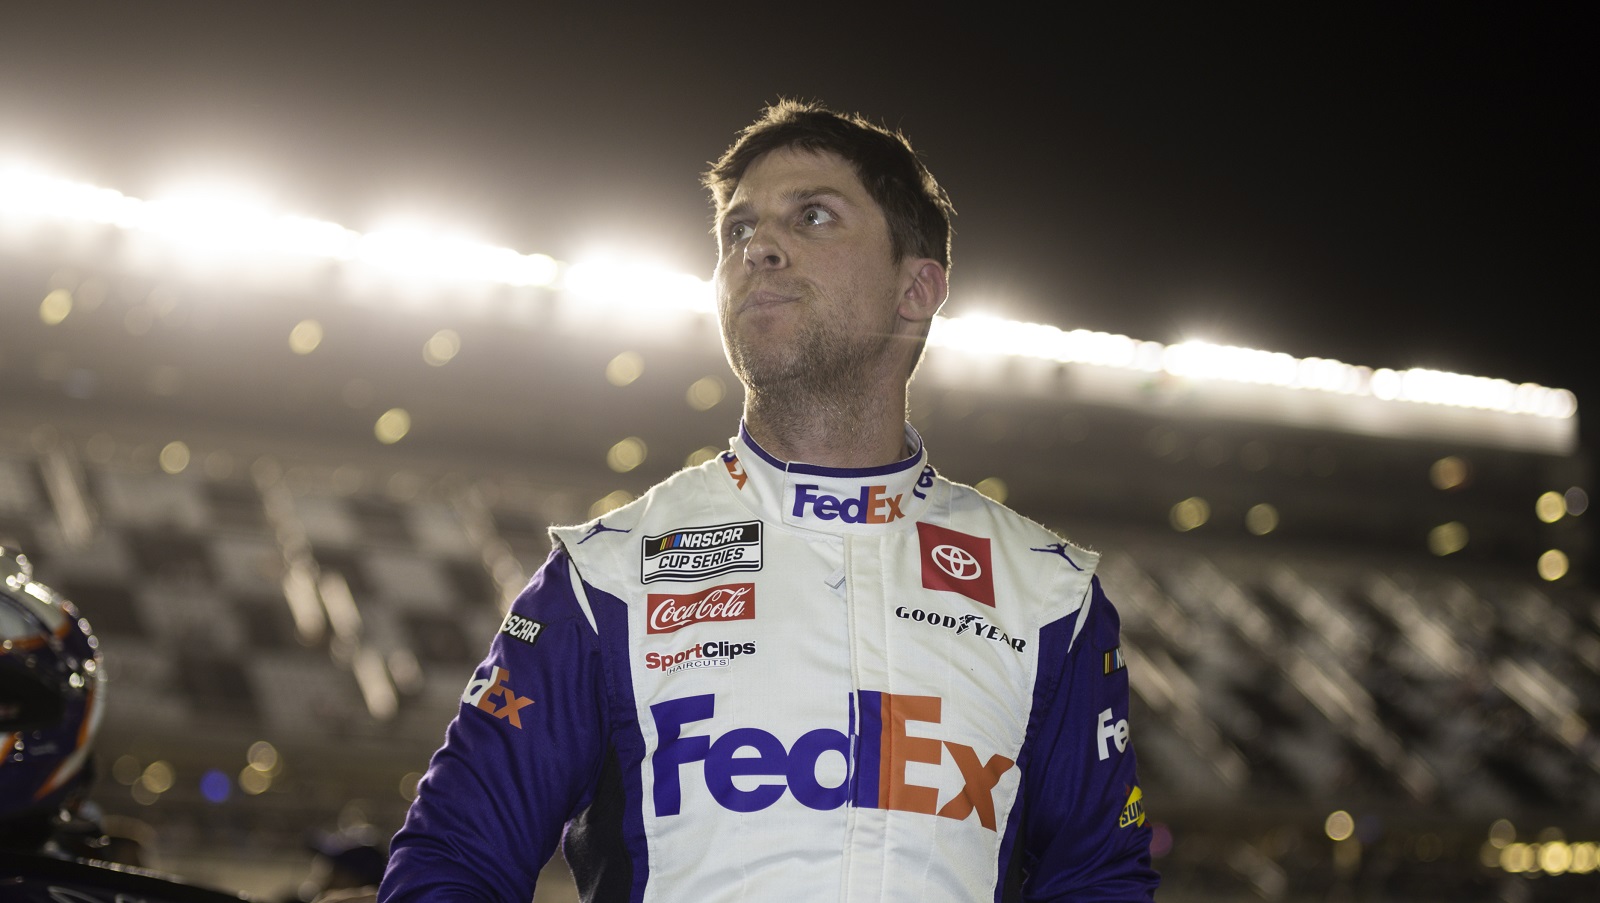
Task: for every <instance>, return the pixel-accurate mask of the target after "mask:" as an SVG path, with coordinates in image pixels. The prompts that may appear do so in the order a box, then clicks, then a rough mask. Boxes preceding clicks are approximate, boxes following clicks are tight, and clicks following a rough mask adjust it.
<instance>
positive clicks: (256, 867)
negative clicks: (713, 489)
mask: <svg viewBox="0 0 1600 903" xmlns="http://www.w3.org/2000/svg"><path fill="white" fill-rule="evenodd" d="M708 304H709V297H708V295H707V294H706V287H705V285H704V283H702V282H700V281H699V280H696V279H692V278H690V277H683V276H672V275H670V274H656V273H650V272H645V271H635V270H630V269H628V268H627V267H624V266H618V265H615V264H606V263H603V262H595V263H588V264H575V265H566V264H562V263H558V262H556V261H552V260H549V259H548V258H542V257H538V256H537V255H523V254H518V253H516V252H513V251H509V250H507V249H500V248H488V247H485V246H481V245H475V244H472V243H469V242H465V241H462V240H459V239H451V238H448V237H440V236H430V235H427V234H424V233H388V234H370V235H365V236H363V235H358V234H356V233H354V232H351V231H350V230H348V229H344V228H343V227H340V226H336V225H334V224H331V223H316V222H312V221H308V220H299V219H289V218H284V217H276V216H271V215H267V214H265V213H262V212H259V211H248V210H244V209H242V208H237V207H217V206H215V205H213V206H210V207H206V206H204V205H200V206H195V205H189V206H184V205H181V204H167V205H158V204H152V203H147V202H141V201H137V200H136V199H132V198H125V197H122V196H120V195H117V194H116V193H115V192H109V191H105V190H103V189H94V188H91V187H89V186H80V185H73V184H71V183H65V182H59V181H56V180H51V179H45V178H42V177H36V176H31V175H27V174H23V173H20V172H17V171H12V172H9V173H4V174H0V379H3V385H4V396H3V401H0V541H3V542H4V543H5V544H6V545H16V546H20V547H21V548H23V549H24V550H26V551H28V552H29V553H30V555H31V557H32V559H33V562H34V564H35V569H36V572H37V573H38V574H39V575H40V576H41V578H42V579H45V580H48V581H49V582H50V583H51V584H52V585H54V586H56V587H57V588H58V589H59V590H60V591H61V592H62V593H63V594H64V595H66V596H67V597H68V598H71V599H73V600H74V601H75V602H76V603H77V604H78V606H79V607H80V608H81V610H82V611H83V612H84V613H85V614H86V615H87V616H88V617H89V619H90V620H91V621H92V622H93V624H94V626H95V629H96V631H97V633H98V634H99V636H100V638H101V640H102V642H103V644H104V655H105V661H106V667H107V668H108V674H109V675H110V680H111V687H110V693H111V694H112V695H111V697H110V699H111V709H110V713H109V715H108V718H107V722H106V725H105V729H104V736H103V739H102V742H101V744H100V769H101V772H102V776H101V779H100V782H99V785H98V789H97V792H96V794H95V795H96V797H97V799H98V800H99V802H100V805H101V806H102V807H103V808H104V809H105V810H106V811H107V812H108V813H109V814H110V815H112V816H114V817H118V818H123V819H127V820H130V821H135V820H136V821H137V822H138V823H141V824H143V825H145V826H147V830H148V832H149V834H150V836H151V837H152V838H153V839H152V840H151V842H150V844H149V846H150V847H151V848H153V849H154V850H155V851H156V861H155V862H153V863H151V864H153V865H155V866H157V867H160V868H165V869H168V870H171V871H174V872H178V873H181V874H185V875H187V876H189V877H191V878H194V879H199V880H202V881H207V882H210V883H212V884H214V885H218V886H224V887H228V888H233V889H245V890H247V891H249V892H251V893H255V894H259V895H261V896H262V897H263V898H265V897H267V896H270V895H273V894H281V893H282V892H283V891H284V890H285V889H292V888H293V887H294V885H295V883H296V882H297V881H298V880H299V878H300V877H301V875H302V874H303V873H304V868H305V862H306V860H307V853H306V849H307V847H306V838H307V836H308V833H309V832H311V831H313V830H316V829H330V828H335V827H337V828H339V829H343V830H345V831H347V832H355V833H359V832H361V831H370V830H375V831H376V832H378V833H379V834H380V835H387V834H388V833H390V832H392V831H393V830H394V829H395V828H396V827H398V825H399V823H400V820H401V818H402V817H403V815H404V812H405V807H406V805H407V800H408V799H409V796H410V794H411V793H412V792H413V790H414V787H415V783H416V781H417V779H418V777H419V773H420V772H421V771H422V769H423V768H424V767H425V765H426V762H427V758H428V756H429V754H430V753H431V752H432V751H433V749H434V748H435V747H436V746H437V744H438V743H439V741H440V739H441V738H442V732H443V729H444V726H445V724H446V723H447V722H448V720H449V719H450V718H451V717H452V716H453V714H454V712H455V711H456V709H457V706H458V699H459V695H460V692H461V688H462V686H463V683H464V681H465V680H466V678H467V676H468V674H469V672H470V670H471V668H472V666H473V664H474V663H475V662H476V661H477V660H478V658H479V656H480V655H481V654H482V652H483V650H484V649H485V647H486V644H487V641H488V638H489V637H490V636H491V635H492V634H493V632H494V630H495V629H496V626H497V624H498V621H499V618H500V615H501V612H502V610H503V609H502V606H503V605H504V604H505V603H506V602H507V601H508V600H509V598H510V597H511V596H512V595H514V593H515V592H516V591H517V589H519V588H520V586H521V585H522V583H523V581H524V580H525V579H526V578H527V576H528V575H529V574H531V573H532V571H533V570H534V569H535V568H536V567H537V566H538V565H539V563H540V562H541V561H542V560H543V559H544V557H545V555H546V553H547V552H548V549H549V544H548V540H547V539H546V536H545V532H544V530H545V527H546V526H547V525H548V524H550V523H552V522H576V521H580V520H583V519H586V518H588V517H590V516H592V515H594V514H597V513H599V512H602V511H604V510H607V509H608V508H609V507H614V506H616V505H618V504H622V503H624V502H625V501H627V500H629V499H630V498H632V496H633V494H635V493H638V492H641V491H643V490H644V489H645V488H646V487H648V486H649V485H650V484H652V483H653V482H655V481H657V480H659V479H660V478H662V477H664V476H665V475H667V474H668V473H670V472H672V471H673V470H675V469H676V468H678V467H680V466H683V465H684V464H685V463H691V462H698V461H701V460H704V459H705V456H708V455H710V454H713V453H714V452H715V451H716V450H719V449H720V448H722V447H723V446H724V443H725V439H726V437H727V436H728V435H729V434H730V433H731V432H732V431H733V430H734V429H735V426H736V423H737V418H738V411H739V396H738V391H737V389H738V386H737V383H736V382H735V381H734V380H733V378H732V376H731V375H730V374H729V373H728V371H727V369H726V365H725V363H724V362H723V360H722V357H721V354H720V347H719V344H718V339H717V333H716V326H715V322H714V319H713V318H712V317H711V316H709V315H708V314H707V310H708V309H709V308H708ZM930 344H931V350H930V357H929V360H928V362H927V364H926V365H925V368H924V372H923V373H922V375H921V376H920V377H919V379H918V381H917V383H915V384H914V390H913V402H912V403H913V420H914V422H915V423H916V425H917V427H918V428H919V429H920V430H921V431H922V433H923V435H924V436H925V437H926V438H927V440H928V442H929V445H930V448H931V450H932V454H933V461H934V463H935V465H936V466H939V467H940V468H941V470H942V471H943V472H945V473H946V474H947V475H949V476H951V477H952V478H954V479H957V480H960V481H963V482H970V483H973V484H975V485H978V486H979V487H980V488H981V489H983V490H984V491H985V492H987V493H989V494H991V495H993V496H995V497H999V498H1003V499H1004V500H1005V501H1007V502H1008V503H1009V504H1011V505H1013V506H1014V507H1016V508H1017V509H1018V510H1020V511H1022V512H1024V513H1026V514H1028V515H1030V516H1032V517H1034V518H1035V519H1037V520H1039V521H1041V522H1043V523H1045V524H1047V525H1050V526H1052V527H1053V528H1055V529H1057V530H1058V531H1060V532H1062V533H1063V534H1064V535H1066V536H1068V537H1070V538H1072V539H1073V540H1074V541H1076V542H1078V543H1080V544H1086V545H1090V546H1093V547H1096V548H1101V549H1104V550H1106V558H1105V564H1104V566H1103V572H1102V573H1103V576H1104V579H1105V581H1106V583H1107V586H1108V587H1109V589H1110V591H1111V593H1112V597H1113V599H1115V600H1116V601H1117V603H1118V606H1119V609H1120V611H1121V612H1122V616H1123V626H1124V632H1125V645H1124V649H1125V651H1126V653H1127V658H1128V661H1129V672H1130V675H1131V677H1132V681H1133V688H1134V691H1135V696H1134V708H1135V715H1134V716H1133V718H1132V722H1133V724H1134V725H1135V728H1134V730H1135V737H1136V742H1137V746H1138V750H1139V754H1140V763H1141V768H1142V772H1143V778H1144V781H1145V783H1146V788H1145V798H1146V800H1147V801H1148V812H1149V816H1150V818H1151V819H1152V820H1153V821H1154V822H1155V824H1156V841H1155V847H1154V850H1153V852H1154V853H1155V855H1156V857H1157V864H1158V866H1159V867H1160V868H1161V870H1162V871H1163V873H1164V874H1165V881H1166V889H1165V890H1164V892H1163V894H1162V899H1165V900H1173V901H1183V900H1236V899H1267V900H1312V899H1316V900H1324V899H1348V900H1357V899H1359V900H1396V901H1399V900H1406V901H1424V900H1429V901H1431V900H1437V901H1452V900H1484V899H1507V900H1519V901H1520V900H1530V901H1531V900H1558V899H1561V900H1565V899H1572V900H1577V899H1595V898H1596V896H1595V895H1596V894H1597V893H1600V733H1597V732H1596V730H1595V728H1594V727H1593V725H1595V724H1596V723H1597V721H1600V701H1597V700H1600V601H1597V597H1596V595H1595V593H1594V592H1593V591H1592V590H1591V589H1589V588H1588V587H1589V583H1590V579H1589V578H1590V571H1591V567H1592V564H1591V558H1590V556H1591V554H1592V552H1591V548H1592V539H1591V531H1590V530H1589V529H1588V528H1587V521H1588V519H1589V518H1588V517H1585V516H1584V512H1585V509H1586V508H1587V506H1588V497H1587V495H1586V488H1587V487H1588V486H1589V485H1590V481H1591V477H1592V475H1591V474H1590V472H1589V470H1588V466H1587V464H1586V459H1585V458H1584V457H1582V456H1581V455H1580V454H1579V449H1578V448H1577V429H1576V423H1577V421H1576V410H1577V408H1576V400H1575V399H1574V398H1573V397H1572V395H1571V394H1570V393H1567V392H1564V391H1561V390H1559V389H1549V388H1545V387H1539V386H1526V385H1524V386H1516V385H1512V384H1509V383H1504V382H1502V381H1498V380H1491V379H1484V378H1476V377H1467V376H1459V375H1453V374H1440V373H1430V372H1425V371H1409V372H1400V371H1390V370H1369V369H1367V368H1364V367H1358V366H1350V365H1346V364H1342V363H1339V362H1336V361H1317V360H1296V359H1293V358H1290V357H1288V356H1287V355H1278V354H1269V353H1266V352H1260V351H1251V350H1248V349H1231V348H1224V347H1218V346H1210V345H1200V344H1192V345H1178V346H1162V345H1159V344H1157V343H1154V342H1141V341H1136V340H1133V339H1128V338H1125V337H1121V336H1107V335H1101V334H1095V333H1084V332H1063V331H1061V330H1058V329H1054V328H1050V327H1041V326H1034V325H1028V324H1014V323H1008V322H1005V321H998V320H978V319H967V320H963V321H947V322H944V323H941V324H940V325H939V330H938V332H937V333H936V334H935V336H934V338H933V340H932V342H931V343H930ZM1590 517H1592V515H1591V516H1590ZM560 872H561V866H560V864H559V861H557V862H556V863H555V864H553V865H552V867H551V870H550V871H549V872H548V874H551V875H552V876H553V878H552V881H551V885H550V887H549V888H548V889H547V890H545V891H542V892H541V899H552V900H554V899H565V898H566V897H563V896H562V895H563V894H570V882H565V883H564V879H563V876H561V874H560Z"/></svg>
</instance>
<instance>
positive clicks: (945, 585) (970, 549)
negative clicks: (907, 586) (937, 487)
mask: <svg viewBox="0 0 1600 903" xmlns="http://www.w3.org/2000/svg"><path fill="white" fill-rule="evenodd" d="M917 545H918V547H919V550H920V551H921V553H922V585H923V586H924V587H926V588H928V589H936V590H942V591H944V592H947V593H960V594H961V595H963V596H966V597H967V598H968V599H971V600H972V601H974V602H982V603H983V604H984V605H987V606H989V607H990V608H993V607H994V574H993V573H991V570H992V568H991V567H990V559H989V538H988V537H986V536H973V535H972V534H970V533H961V532H958V531H956V530H952V529H950V528H949V527H941V526H938V525H937V524H928V523H921V522H919V523H918V524H917Z"/></svg>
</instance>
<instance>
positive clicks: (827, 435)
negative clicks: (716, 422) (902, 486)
mask: <svg viewBox="0 0 1600 903" xmlns="http://www.w3.org/2000/svg"><path fill="white" fill-rule="evenodd" d="M905 421H906V393H905V390H904V389H903V388H902V389H901V391H900V392H899V393H898V394H896V393H893V392H870V393H869V392H863V393H857V394H854V395H852V396H850V397H844V398H841V397H837V396H835V397H832V398H827V399H822V400H815V399H807V398H796V397H794V396H792V395H785V396H784V397H782V398H781V399H780V398H770V397H768V396H766V395H763V394H762V393H760V392H757V391H754V390H746V392H745V401H744V425H745V429H746V430H748V431H749V433H750V435H751V436H752V437H754V438H755V440H756V443H757V444H759V445H760V446H761V447H762V448H763V449H765V450H766V451H767V452H768V453H769V454H771V455H773V456H774V457H776V458H778V459H780V460H783V461H801V462H804V463H806V464H816V465H818V466H821V467H848V468H861V467H880V466H882V465H885V464H893V463H894V462H896V461H899V460H900V459H902V458H904V457H905V456H906V452H907V450H906V433H905Z"/></svg>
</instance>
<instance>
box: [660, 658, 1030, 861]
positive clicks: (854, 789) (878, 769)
mask: <svg viewBox="0 0 1600 903" xmlns="http://www.w3.org/2000/svg"><path fill="white" fill-rule="evenodd" d="M940 709H941V700H940V699H939V697H937V696H908V695H903V694H891V693H880V692H877V691H874V690H860V691H857V693H856V710H857V711H858V712H859V713H860V728H859V734H858V735H857V736H855V737H849V736H846V735H845V733H844V732H843V731H838V730H834V729H832V728H818V729H816V730H813V731H808V732H806V733H804V734H801V735H800V736H799V737H798V738H797V739H796V740H795V741H794V743H793V745H791V746H789V747H788V748H787V749H786V748H784V744H783V741H781V740H779V739H778V738H777V737H776V736H774V735H772V734H771V733H769V732H767V731H765V730H762V729H761V728H758V727H738V728H733V729H732V730H728V731H726V732H724V733H722V734H721V735H720V736H716V737H713V736H711V735H710V733H709V732H707V733H688V732H687V731H686V728H688V726H689V725H691V724H694V723H695V722H698V721H705V720H707V719H709V718H711V717H713V716H714V715H715V714H716V696H715V694H710V693H708V694H706V695H703V696H687V697H684V698H683V699H673V700H669V701H667V702H661V703H657V704H655V705H653V706H651V707H650V712H651V714H652V715H653V716H654V718H655V724H656V735H657V737H659V738H660V746H659V747H658V748H657V749H656V752H655V755H654V756H652V757H651V768H652V769H653V774H654V777H655V787H654V791H653V796H654V801H655V808H656V815H657V816H669V815H678V814H679V813H681V812H682V811H683V780H684V778H683V771H684V769H685V768H688V767H691V766H692V764H693V763H695V762H699V763H701V767H700V771H701V774H702V775H703V778H704V780H705V785H706V789H707V791H709V792H710V794H711V798H712V799H713V800H715V801H716V802H717V805H719V806H722V807H723V808H724V809H730V810H732V811H734V812H757V811H759V810H762V809H765V808H767V807H768V806H771V805H772V804H774V803H776V802H777V801H778V800H779V799H780V798H781V797H782V796H783V795H784V793H785V792H787V793H790V794H792V795H793V796H794V798H795V800H796V801H798V802H799V803H800V804H801V805H803V806H805V807H807V808H810V809H821V810H827V809H837V808H839V807H840V806H843V805H845V804H847V803H848V804H849V805H852V806H855V807H857V808H861V809H895V810H898V811H901V812H918V813H921V814H924V815H937V816H940V817H942V818H949V819H954V820H956V821H964V820H966V819H968V818H971V817H973V816H974V815H976V817H977V819H978V823H979V824H980V825H982V826H983V827H985V828H988V829H989V830H991V831H995V830H998V828H997V825H998V819H997V818H996V816H995V805H994V788H995V786H996V785H998V784H999V783H1000V778H1001V776H1003V775H1004V774H1005V773H1006V772H1007V771H1008V770H1010V769H1011V767H1012V766H1013V765H1014V764H1016V763H1014V762H1013V761H1012V760H1011V759H1008V758H1006V757H1005V756H1002V755H998V754H996V755H992V756H989V757H988V759H987V760H984V759H983V758H981V757H980V756H979V755H978V753H977V752H976V751H975V750H973V748H972V747H970V746H967V745H965V744H962V743H955V742H952V741H950V740H942V739H939V738H938V737H935V736H927V734H929V733H936V731H934V730H932V729H930V727H929V726H931V725H937V724H939V723H940V717H941V712H940ZM913 724H918V725H921V726H919V727H912V725H913ZM852 741H854V743H855V746H856V748H857V749H858V750H859V758H858V760H857V762H856V767H855V770H854V772H849V773H847V771H848V769H849V760H850V754H849V750H850V747H851V744H852ZM752 752H753V753H754V755H751V753H752ZM913 762H916V763H921V764H922V765H924V766H927V765H931V766H935V768H936V769H937V771H935V770H933V769H928V768H919V769H917V770H916V771H915V774H917V775H918V778H917V780H929V779H930V778H932V777H933V775H934V774H938V775H939V776H941V777H945V778H948V779H949V780H948V781H942V782H941V784H943V785H944V786H942V787H930V786H927V785H924V784H917V783H912V782H911V780H910V779H909V778H908V776H907V769H908V766H909V765H910V764H911V763H913ZM824 763H826V764H825V767H824V774H821V775H819V774H818V770H819V765H823V764H824ZM952 766H953V767H952ZM735 777H739V778H742V780H740V781H739V782H738V783H737V784H736V783H735V781H734V778H735ZM761 778H767V779H768V780H760V779H761ZM957 779H959V782H960V783H959V787H957V786H956V780H957ZM834 781H837V783H833V782H834ZM744 788H749V789H744ZM952 788H953V790H952ZM941 797H946V798H945V799H944V801H943V803H942V804H941V802H940V798H941Z"/></svg>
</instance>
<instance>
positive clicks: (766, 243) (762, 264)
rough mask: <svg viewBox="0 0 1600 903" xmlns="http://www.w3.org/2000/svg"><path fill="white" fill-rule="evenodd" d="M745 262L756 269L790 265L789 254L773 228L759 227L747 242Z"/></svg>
mask: <svg viewBox="0 0 1600 903" xmlns="http://www.w3.org/2000/svg"><path fill="white" fill-rule="evenodd" d="M744 263H745V266H747V267H749V268H751V269H755V270H775V269H781V268H783V267H784V266H787V265H788V263H789V255H788V254H787V253H786V252H785V251H784V249H783V243H782V242H780V241H778V240H777V237H776V236H775V235H774V234H773V231H772V230H771V229H763V228H760V227H757V228H756V231H755V233H754V234H752V235H751V236H750V240H749V241H747V242H745V245H744Z"/></svg>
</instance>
